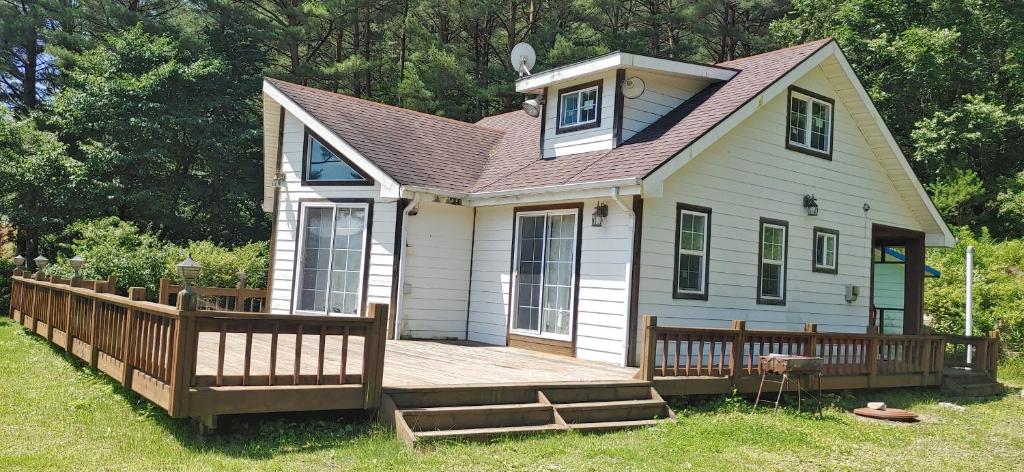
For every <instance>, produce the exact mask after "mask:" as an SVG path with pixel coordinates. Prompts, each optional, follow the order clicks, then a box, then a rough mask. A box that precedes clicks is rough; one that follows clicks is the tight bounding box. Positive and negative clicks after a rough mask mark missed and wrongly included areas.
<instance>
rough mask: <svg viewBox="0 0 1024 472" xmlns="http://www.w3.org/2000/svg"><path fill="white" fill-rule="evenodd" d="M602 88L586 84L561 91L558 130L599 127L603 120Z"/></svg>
mask: <svg viewBox="0 0 1024 472" xmlns="http://www.w3.org/2000/svg"><path fill="white" fill-rule="evenodd" d="M600 101H601V86H600V85H599V84H593V85H591V84H584V85H583V86H580V87H573V88H570V89H568V90H564V91H559V95H558V129H559V130H561V129H566V128H574V129H578V128H586V127H591V126H597V125H598V124H599V122H600V120H601V103H600Z"/></svg>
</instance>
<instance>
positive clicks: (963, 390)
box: [942, 379, 1006, 397]
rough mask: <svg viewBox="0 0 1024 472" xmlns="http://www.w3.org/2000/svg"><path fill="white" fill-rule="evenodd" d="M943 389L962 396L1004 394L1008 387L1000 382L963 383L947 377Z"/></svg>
mask: <svg viewBox="0 0 1024 472" xmlns="http://www.w3.org/2000/svg"><path fill="white" fill-rule="evenodd" d="M942 390H943V391H944V392H946V393H949V394H951V395H956V396H961V397H989V396H994V395H1002V394H1003V393H1005V392H1006V387H1004V386H1003V384H1001V383H999V382H988V383H969V384H966V385H962V384H959V383H957V382H956V381H953V380H951V379H946V380H945V381H944V382H943V384H942Z"/></svg>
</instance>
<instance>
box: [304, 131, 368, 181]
mask: <svg viewBox="0 0 1024 472" xmlns="http://www.w3.org/2000/svg"><path fill="white" fill-rule="evenodd" d="M302 184H303V185H373V179H371V178H369V177H367V176H366V175H364V174H363V173H362V172H360V171H359V168H358V167H356V165H355V164H353V163H352V161H349V160H348V159H347V158H345V156H344V155H343V154H342V153H340V152H338V150H337V149H334V148H333V147H331V145H329V144H327V143H326V142H325V141H324V140H323V139H321V138H320V136H317V135H316V134H315V133H313V132H312V131H310V130H309V129H306V136H305V142H304V143H303V145H302Z"/></svg>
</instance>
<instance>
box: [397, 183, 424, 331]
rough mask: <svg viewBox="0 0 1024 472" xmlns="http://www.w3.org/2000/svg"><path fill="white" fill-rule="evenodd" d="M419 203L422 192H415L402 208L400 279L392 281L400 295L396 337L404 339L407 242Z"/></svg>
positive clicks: (398, 298)
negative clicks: (411, 222) (403, 310)
mask: <svg viewBox="0 0 1024 472" xmlns="http://www.w3.org/2000/svg"><path fill="white" fill-rule="evenodd" d="M419 204H420V194H419V193H414V194H413V196H412V200H411V201H410V202H409V204H408V205H406V206H405V210H402V222H403V223H402V237H401V240H400V241H399V246H398V248H399V249H398V250H399V251H401V255H400V256H399V260H398V280H397V281H394V280H392V281H391V282H392V283H397V284H398V296H397V297H395V339H402V306H403V303H402V302H403V301H404V300H405V262H406V261H407V260H408V259H409V258H408V257H406V256H407V255H406V244H407V242H408V239H409V217H410V216H413V215H415V214H416V213H417V212H418V210H419V208H418V207H419Z"/></svg>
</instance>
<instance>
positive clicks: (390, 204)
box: [270, 112, 397, 313]
mask: <svg viewBox="0 0 1024 472" xmlns="http://www.w3.org/2000/svg"><path fill="white" fill-rule="evenodd" d="M303 137H304V127H303V125H302V122H301V121H299V119H298V118H296V117H295V116H293V115H292V114H290V113H287V112H286V114H285V123H284V140H283V143H282V148H283V150H284V154H283V156H282V162H281V171H282V172H283V173H284V175H285V180H286V184H285V187H284V188H282V189H281V197H280V201H279V202H278V212H277V214H276V215H274V218H275V237H276V238H277V239H276V243H275V247H274V253H273V254H272V255H271V257H272V258H273V260H274V273H273V274H271V279H272V280H273V282H272V283H273V287H272V291H271V294H270V309H271V312H273V313H291V311H292V300H293V294H292V289H293V287H294V283H293V281H294V277H295V270H296V264H295V261H296V252H295V251H296V247H297V245H296V237H297V234H298V225H299V221H298V216H299V215H298V211H299V202H300V201H301V200H303V199H316V198H321V199H322V198H373V199H374V203H373V228H372V231H371V234H370V241H369V245H370V263H369V267H367V268H366V271H367V273H368V276H369V286H368V289H367V301H368V303H383V304H387V303H389V302H390V299H391V271H392V261H393V257H392V256H393V254H394V252H393V251H394V236H395V221H396V219H395V216H396V208H397V202H396V200H394V199H381V198H379V195H380V188H379V185H373V186H302V185H301V181H302V157H303V156H302V147H303V146H302V145H303V142H302V141H303Z"/></svg>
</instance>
